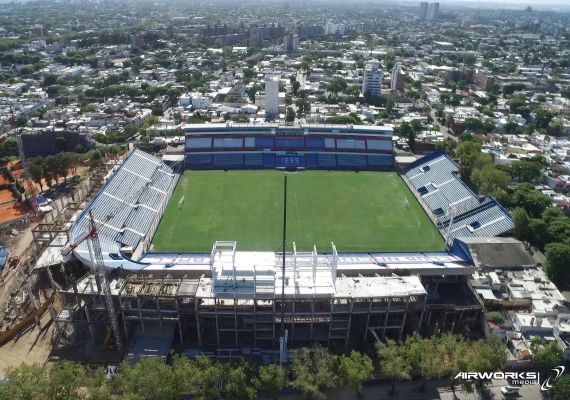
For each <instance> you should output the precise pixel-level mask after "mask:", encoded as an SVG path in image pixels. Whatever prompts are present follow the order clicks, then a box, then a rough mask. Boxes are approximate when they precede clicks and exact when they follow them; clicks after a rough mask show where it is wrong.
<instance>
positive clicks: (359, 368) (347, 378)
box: [339, 350, 374, 397]
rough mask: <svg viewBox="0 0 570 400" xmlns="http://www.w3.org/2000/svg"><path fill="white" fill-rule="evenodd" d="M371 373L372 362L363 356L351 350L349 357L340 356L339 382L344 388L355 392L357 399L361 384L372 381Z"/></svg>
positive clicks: (372, 368) (372, 369)
mask: <svg viewBox="0 0 570 400" xmlns="http://www.w3.org/2000/svg"><path fill="white" fill-rule="evenodd" d="M373 371H374V367H373V366H372V360H371V359H370V357H368V356H367V355H365V354H361V353H359V352H357V351H354V350H353V351H352V352H351V353H350V355H348V356H346V355H342V356H340V358H339V373H340V378H341V381H342V382H343V384H344V385H345V386H348V387H349V388H351V389H353V390H355V391H356V394H357V395H358V396H359V397H360V391H361V390H362V384H363V383H364V382H365V381H367V380H369V379H372V377H373V374H372V372H373Z"/></svg>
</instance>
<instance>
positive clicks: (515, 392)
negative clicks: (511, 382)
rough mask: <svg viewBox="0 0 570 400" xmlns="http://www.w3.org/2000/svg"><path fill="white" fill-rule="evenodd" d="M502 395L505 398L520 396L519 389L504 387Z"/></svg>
mask: <svg viewBox="0 0 570 400" xmlns="http://www.w3.org/2000/svg"><path fill="white" fill-rule="evenodd" d="M501 393H502V394H503V396H505V397H511V396H518V395H519V388H518V387H516V386H503V387H502V388H501Z"/></svg>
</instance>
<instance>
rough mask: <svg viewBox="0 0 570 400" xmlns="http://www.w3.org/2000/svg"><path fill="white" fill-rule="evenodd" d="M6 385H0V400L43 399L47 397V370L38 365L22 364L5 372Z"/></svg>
mask: <svg viewBox="0 0 570 400" xmlns="http://www.w3.org/2000/svg"><path fill="white" fill-rule="evenodd" d="M6 380H7V382H8V384H0V398H5V399H11V400H35V399H43V398H45V396H46V395H47V389H48V376H47V370H46V369H45V368H43V367H42V366H40V365H38V364H32V365H27V364H22V365H20V366H19V367H18V368H8V370H7V371H6Z"/></svg>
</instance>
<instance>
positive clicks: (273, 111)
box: [265, 74, 279, 119]
mask: <svg viewBox="0 0 570 400" xmlns="http://www.w3.org/2000/svg"><path fill="white" fill-rule="evenodd" d="M265 116H266V117H267V119H274V118H279V79H277V78H276V77H274V76H273V75H271V74H268V75H267V76H266V79H265Z"/></svg>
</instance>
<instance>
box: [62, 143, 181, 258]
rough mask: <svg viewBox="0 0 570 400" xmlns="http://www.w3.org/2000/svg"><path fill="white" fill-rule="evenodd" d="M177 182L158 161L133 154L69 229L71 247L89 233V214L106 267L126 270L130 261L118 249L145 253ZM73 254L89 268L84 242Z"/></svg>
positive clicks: (138, 152) (136, 153) (171, 173)
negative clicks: (96, 232)
mask: <svg viewBox="0 0 570 400" xmlns="http://www.w3.org/2000/svg"><path fill="white" fill-rule="evenodd" d="M176 181H177V175H176V174H174V172H173V171H172V169H171V168H170V167H168V166H167V165H166V164H164V163H163V162H162V161H160V160H159V159H158V158H156V157H154V156H151V155H149V154H147V153H145V152H143V151H140V150H135V151H133V152H132V153H131V154H130V155H129V156H128V157H127V158H126V159H125V161H124V162H123V164H121V166H120V167H119V168H118V169H117V171H116V172H115V173H114V174H113V175H112V176H111V177H110V178H109V180H108V181H107V183H106V184H105V186H104V187H103V188H102V189H101V191H100V192H99V194H98V195H97V196H96V197H95V198H94V199H93V200H92V201H91V203H89V205H88V206H87V207H86V208H85V209H84V210H83V212H82V213H81V214H80V215H79V217H78V218H77V221H76V223H75V224H74V225H73V228H72V229H71V233H70V239H69V241H70V243H73V242H74V241H75V240H76V239H77V238H78V237H79V236H81V234H82V233H83V232H85V231H86V230H87V229H88V227H89V223H90V222H89V212H91V213H92V215H93V218H94V219H95V222H96V224H97V229H98V236H99V242H100V244H101V251H102V253H103V257H104V258H105V261H106V264H107V262H108V263H109V264H116V263H117V262H120V263H121V264H119V265H122V266H124V267H128V264H129V263H130V260H126V259H124V258H123V256H122V255H121V248H122V247H124V246H129V247H131V248H132V249H133V250H134V251H135V252H137V250H138V252H139V253H142V252H144V251H146V250H147V246H148V243H149V241H150V238H152V235H153V234H154V231H155V230H156V228H157V226H158V223H159V221H160V218H161V217H162V214H163V213H164V210H165V208H166V205H167V203H168V199H169V198H170V195H171V193H172V191H173V190H174V187H175V186H176ZM74 252H75V255H76V256H77V257H78V258H80V259H81V260H83V261H84V262H85V263H87V264H90V257H89V249H88V247H87V243H86V242H83V243H82V244H81V245H80V246H79V247H77V248H76V249H75V250H74Z"/></svg>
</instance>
